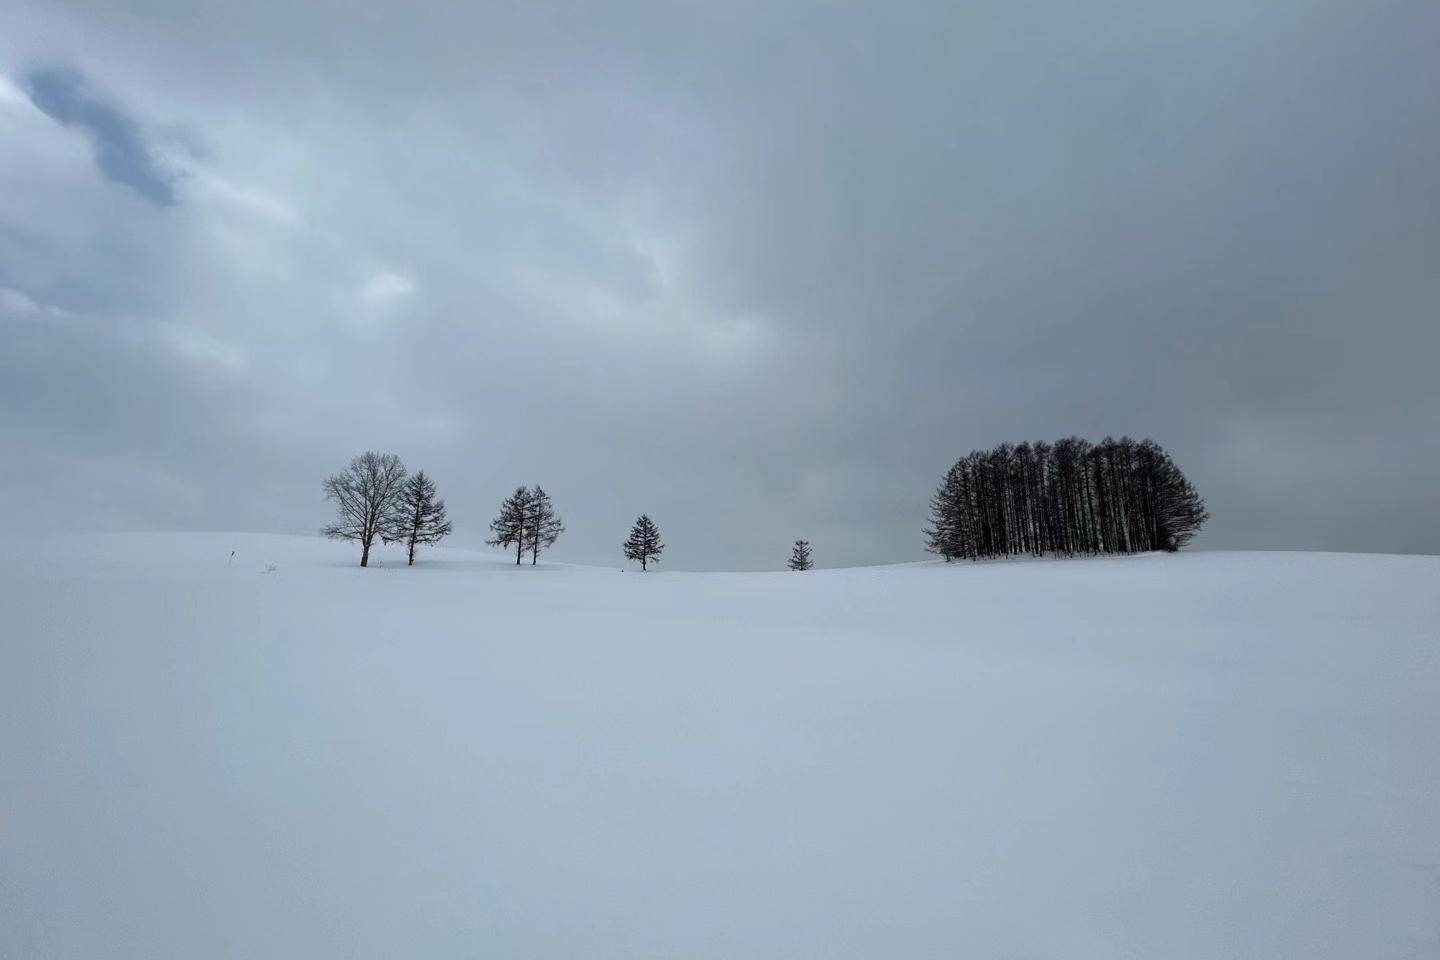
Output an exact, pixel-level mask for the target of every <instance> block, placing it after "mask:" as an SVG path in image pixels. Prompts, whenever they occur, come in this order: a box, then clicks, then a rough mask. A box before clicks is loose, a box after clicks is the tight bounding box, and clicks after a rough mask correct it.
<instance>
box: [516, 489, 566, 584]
mask: <svg viewBox="0 0 1440 960" xmlns="http://www.w3.org/2000/svg"><path fill="white" fill-rule="evenodd" d="M525 526H526V531H525V533H526V538H527V539H528V540H529V541H530V565H531V566H534V565H535V563H536V561H538V560H539V559H540V551H541V550H544V549H548V548H549V547H552V546H554V545H555V541H556V540H558V539H560V534H562V533H564V532H565V524H563V523H561V522H560V517H559V516H557V515H556V513H555V504H554V503H553V502H552V501H551V500H550V494H548V493H546V492H545V491H544V489H542V488H541V487H540V485H539V484H536V485H535V486H533V487H531V488H530V507H529V510H528V512H527V513H526V516H525Z"/></svg>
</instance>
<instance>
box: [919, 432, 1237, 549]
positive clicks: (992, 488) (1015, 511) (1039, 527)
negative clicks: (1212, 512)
mask: <svg viewBox="0 0 1440 960" xmlns="http://www.w3.org/2000/svg"><path fill="white" fill-rule="evenodd" d="M930 511H931V524H930V526H929V527H928V528H927V529H926V530H925V538H926V549H927V550H929V551H930V552H931V553H935V554H939V555H940V556H942V557H944V558H945V559H946V560H956V559H961V558H968V559H972V560H974V559H979V558H984V557H1004V556H1015V555H1019V554H1030V555H1032V556H1041V555H1044V554H1058V555H1063V556H1075V555H1076V554H1107V553H1141V552H1144V551H1149V550H1170V551H1174V550H1178V549H1180V548H1181V547H1182V546H1184V545H1185V544H1186V543H1188V542H1189V541H1190V539H1191V538H1192V537H1193V536H1194V535H1195V534H1196V532H1197V531H1199V529H1200V526H1201V524H1203V523H1204V522H1205V521H1206V520H1207V519H1208V518H1209V514H1208V513H1206V512H1205V501H1204V500H1202V499H1201V498H1200V495H1199V494H1198V493H1196V491H1195V488H1194V487H1193V486H1192V485H1191V484H1190V481H1188V480H1186V479H1185V475H1184V474H1183V473H1181V472H1180V468H1179V467H1177V466H1176V465H1175V462H1174V461H1173V460H1171V459H1170V455H1169V454H1167V453H1166V452H1165V451H1164V450H1163V449H1161V447H1160V445H1159V444H1158V443H1155V442H1154V441H1153V440H1141V441H1135V440H1132V439H1130V438H1129V437H1122V438H1120V439H1119V440H1115V439H1112V438H1109V437H1107V438H1106V439H1105V440H1104V441H1102V442H1101V443H1098V444H1091V443H1090V442H1089V441H1086V440H1082V439H1080V438H1079V437H1069V438H1067V439H1064V440H1058V441H1056V442H1055V443H1053V444H1052V443H1034V444H1031V443H1022V444H1019V445H1018V446H1015V445H1011V444H1008V443H1006V444H1001V445H1000V446H998V447H996V448H995V449H993V450H976V451H974V452H972V453H971V454H970V455H969V456H966V457H964V458H963V459H961V460H959V461H957V462H956V464H955V465H954V466H952V467H951V468H950V469H949V471H947V472H946V474H945V478H944V480H943V481H941V483H940V487H939V489H937V490H936V491H935V495H934V497H932V498H931V501H930Z"/></svg>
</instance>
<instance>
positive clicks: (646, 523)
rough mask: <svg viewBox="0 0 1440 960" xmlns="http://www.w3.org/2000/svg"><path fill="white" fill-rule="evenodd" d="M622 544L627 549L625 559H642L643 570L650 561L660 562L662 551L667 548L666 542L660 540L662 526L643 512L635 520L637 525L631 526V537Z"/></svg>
mask: <svg viewBox="0 0 1440 960" xmlns="http://www.w3.org/2000/svg"><path fill="white" fill-rule="evenodd" d="M621 546H622V548H623V549H624V550H625V559H627V560H639V561H640V569H641V571H642V572H643V571H644V570H646V569H647V568H648V566H649V563H650V561H652V560H653V561H655V562H657V563H658V562H659V560H660V551H662V550H664V549H665V544H663V543H661V542H660V528H659V527H657V526H655V521H654V520H651V519H650V518H649V517H648V516H646V515H645V514H643V513H642V514H641V515H640V519H638V520H636V521H635V526H633V527H631V528H630V538H629V539H628V540H626V541H625V542H624V543H623V544H622V545H621Z"/></svg>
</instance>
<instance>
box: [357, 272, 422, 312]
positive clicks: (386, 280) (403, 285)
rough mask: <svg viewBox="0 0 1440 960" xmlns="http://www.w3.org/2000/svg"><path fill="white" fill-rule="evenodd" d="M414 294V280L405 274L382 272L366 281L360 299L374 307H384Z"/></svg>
mask: <svg viewBox="0 0 1440 960" xmlns="http://www.w3.org/2000/svg"><path fill="white" fill-rule="evenodd" d="M414 292H415V281H414V280H412V279H411V278H409V277H407V276H405V275H404V274H400V273H395V272H393V271H390V270H381V271H380V272H379V273H376V274H374V275H373V276H371V277H370V279H369V280H366V281H365V286H364V288H363V289H362V290H361V291H360V297H361V299H363V300H364V301H365V302H366V303H368V304H371V305H373V306H384V305H386V304H389V303H393V302H394V301H396V300H399V299H401V298H402V297H408V296H410V295H411V294H412V293H414Z"/></svg>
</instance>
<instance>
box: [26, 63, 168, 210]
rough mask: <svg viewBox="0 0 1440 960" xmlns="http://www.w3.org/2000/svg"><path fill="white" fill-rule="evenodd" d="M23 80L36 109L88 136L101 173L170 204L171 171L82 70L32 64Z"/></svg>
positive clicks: (155, 200)
mask: <svg viewBox="0 0 1440 960" xmlns="http://www.w3.org/2000/svg"><path fill="white" fill-rule="evenodd" d="M23 79H24V86H25V89H26V90H27V91H28V93H29V95H30V101H31V103H33V104H34V105H35V106H36V108H38V109H39V110H40V111H42V112H43V113H45V115H46V116H48V117H50V118H51V119H52V120H54V121H55V122H56V123H59V124H61V125H63V126H66V127H78V128H79V129H81V130H83V131H84V132H85V133H86V135H87V136H89V138H90V140H91V143H92V144H93V146H94V149H95V164H96V166H97V167H99V168H100V172H101V173H103V174H104V175H105V176H106V177H108V178H109V179H111V180H113V181H115V182H116V183H119V184H123V185H124V186H127V187H129V188H130V189H132V190H134V191H135V192H136V193H138V194H139V195H140V196H142V197H144V198H145V199H146V200H148V201H150V202H151V203H152V204H154V205H155V206H157V207H173V206H175V204H176V203H177V202H178V200H177V198H176V195H175V180H176V177H175V175H174V174H173V173H171V172H168V171H166V170H164V169H162V168H161V167H160V165H159V164H158V163H157V162H156V160H155V157H154V155H153V153H152V151H151V150H150V148H149V146H148V145H147V144H146V142H145V136H144V134H143V133H142V131H141V128H140V125H139V124H138V123H137V122H136V121H135V120H134V119H133V118H131V117H130V116H129V115H128V114H126V113H125V112H124V111H123V110H122V109H120V108H119V107H118V106H116V105H115V104H113V103H111V102H109V101H108V100H107V99H106V98H105V97H104V96H103V95H102V94H101V93H100V92H99V91H98V90H96V89H95V88H94V87H93V86H92V85H91V84H90V82H89V80H87V79H86V78H85V76H84V75H83V74H81V73H80V72H79V71H78V70H74V69H72V68H69V67H35V68H33V69H31V70H29V71H27V72H26V73H25V75H24V78H23Z"/></svg>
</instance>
